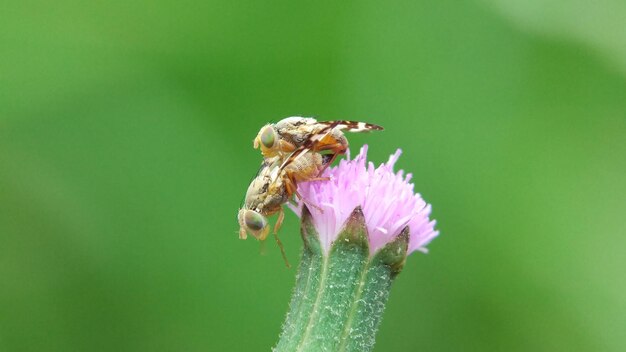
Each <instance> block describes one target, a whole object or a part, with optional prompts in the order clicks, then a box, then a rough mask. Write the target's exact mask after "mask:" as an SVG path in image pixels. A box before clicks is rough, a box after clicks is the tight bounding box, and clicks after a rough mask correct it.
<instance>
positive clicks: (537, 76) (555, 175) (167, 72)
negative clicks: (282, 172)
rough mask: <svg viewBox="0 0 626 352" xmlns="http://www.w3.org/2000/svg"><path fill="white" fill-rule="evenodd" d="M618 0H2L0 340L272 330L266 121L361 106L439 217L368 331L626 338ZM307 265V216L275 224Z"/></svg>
mask: <svg viewBox="0 0 626 352" xmlns="http://www.w3.org/2000/svg"><path fill="white" fill-rule="evenodd" d="M625 18H626V3H625V2H623V1H621V0H597V1H594V2H590V1H571V0H526V1H521V0H518V1H515V0H485V1H457V0H455V1H452V0H437V1H391V2H380V1H362V2H361V1H358V2H357V1H347V2H341V3H339V2H331V1H323V2H293V1H277V2H272V3H262V2H252V1H251V2H240V1H177V2H174V1H172V2H165V1H133V2H126V1H106V2H104V1H92V2H85V1H68V0H62V1H53V2H52V1H3V2H2V3H0V350H1V351H263V350H269V348H270V347H271V346H272V345H273V344H274V343H275V342H276V341H277V336H278V333H279V331H280V325H281V322H282V320H283V317H284V314H285V312H286V310H287V302H288V299H289V296H290V293H291V289H292V286H293V283H294V275H295V270H294V269H286V268H285V267H284V265H283V263H282V259H281V257H280V255H279V252H278V250H277V248H276V246H274V245H273V243H271V242H270V243H268V246H267V254H266V255H260V253H259V244H258V243H256V242H255V241H250V240H248V241H240V240H238V238H237V229H238V227H237V223H236V213H237V209H238V207H239V204H240V201H241V199H242V197H243V195H244V192H245V190H246V188H247V186H248V183H249V181H250V179H251V177H252V176H253V175H254V173H255V172H256V169H257V168H258V165H259V163H260V155H259V153H258V151H255V150H253V149H252V139H253V137H254V136H255V135H256V133H257V131H258V130H259V128H260V127H261V126H262V125H263V124H265V123H267V122H269V121H277V120H279V119H281V118H283V117H286V116H291V115H305V116H316V117H318V118H319V119H324V120H330V119H356V120H363V121H369V122H374V123H378V124H381V125H383V126H385V127H386V130H385V131H384V132H382V133H375V134H369V135H352V136H350V140H351V144H352V146H353V148H358V147H360V146H361V145H362V144H363V143H368V144H369V145H370V157H371V159H372V160H374V161H376V162H382V161H385V160H386V158H387V156H388V155H389V154H390V153H392V152H393V151H394V150H395V149H396V148H398V147H400V148H402V149H403V151H404V154H403V156H402V158H401V159H400V162H399V165H400V167H401V168H403V169H405V170H407V171H410V172H413V173H414V175H415V177H414V181H415V185H416V189H417V190H419V191H420V192H421V193H422V195H423V196H424V198H425V199H426V200H427V201H429V202H430V203H432V204H433V209H434V213H433V215H434V217H435V218H436V219H437V220H438V222H439V225H438V228H439V230H440V231H441V236H440V237H439V238H438V239H437V240H435V241H434V242H433V243H432V244H431V246H430V253H429V254H428V255H423V254H414V255H412V257H411V258H410V260H409V261H408V265H407V267H406V268H405V270H404V272H403V273H402V274H401V275H400V277H399V278H398V280H397V282H396V284H395V287H394V288H393V290H392V295H391V299H390V301H389V304H388V307H387V312H386V314H385V318H384V320H383V323H382V326H381V330H380V332H379V335H378V341H377V348H376V349H377V350H378V351H625V350H626V335H625V334H624V331H625V329H626V297H625V295H626V294H625V291H626V275H625V274H624V270H626V219H625V218H626V216H625V212H626V26H625V24H624V23H625V22H624V19H625ZM282 237H283V241H284V242H285V245H286V249H287V252H288V256H289V258H290V260H291V261H292V262H297V260H298V256H299V251H300V246H301V242H300V238H299V234H298V221H297V219H296V217H295V216H294V215H293V214H291V213H289V214H288V216H287V219H286V224H285V226H284V229H283V231H282Z"/></svg>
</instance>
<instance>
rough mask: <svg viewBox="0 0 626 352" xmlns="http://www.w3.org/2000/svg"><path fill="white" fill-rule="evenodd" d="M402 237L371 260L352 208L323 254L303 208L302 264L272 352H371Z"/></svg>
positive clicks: (357, 211) (397, 269)
mask: <svg viewBox="0 0 626 352" xmlns="http://www.w3.org/2000/svg"><path fill="white" fill-rule="evenodd" d="M405 232H406V233H405ZM405 232H403V233H402V234H401V235H399V236H398V237H397V239H396V240H395V241H394V242H392V243H390V244H388V245H387V246H386V247H385V248H383V249H382V250H380V251H379V252H377V253H376V255H374V256H373V257H372V256H370V253H369V241H368V238H367V230H366V228H365V222H364V218H363V214H362V212H361V210H360V208H357V209H355V211H354V212H353V213H352V215H351V216H350V218H349V219H348V221H347V222H346V225H345V227H344V229H343V231H342V232H341V233H340V235H339V237H338V238H337V240H336V241H335V242H334V243H333V245H332V246H331V249H330V251H329V253H328V254H325V253H324V252H323V250H322V248H321V245H320V242H319V236H318V234H317V231H316V230H315V228H314V226H313V223H312V220H311V217H310V213H309V212H308V210H306V208H305V209H304V210H303V215H302V238H303V240H304V248H303V253H302V261H301V262H300V266H299V268H298V274H297V277H296V287H295V290H294V293H293V296H292V298H291V302H290V304H289V312H288V313H287V318H286V320H285V323H284V324H283V331H282V333H281V336H280V340H279V342H278V344H277V346H276V347H275V348H274V351H276V352H282V351H289V352H293V351H299V352H308V351H346V352H350V351H371V350H372V348H373V346H374V342H375V335H376V330H377V329H378V325H379V324H380V321H381V318H382V314H383V312H384V308H385V303H386V302H387V298H388V297H389V290H390V289H391V283H392V282H393V279H394V277H395V276H396V275H397V274H398V273H399V272H400V270H401V268H402V265H403V263H404V258H405V257H406V249H407V242H408V231H405Z"/></svg>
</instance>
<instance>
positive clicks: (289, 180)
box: [284, 171, 324, 213]
mask: <svg viewBox="0 0 626 352" xmlns="http://www.w3.org/2000/svg"><path fill="white" fill-rule="evenodd" d="M285 174H286V177H285V180H284V183H285V189H286V190H287V194H289V195H292V194H295V195H296V197H298V199H300V200H301V201H302V203H304V204H306V205H307V206H308V207H312V208H315V209H317V210H319V211H320V213H323V212H324V209H322V208H320V207H318V206H317V205H315V204H311V203H309V201H307V200H306V199H304V198H303V197H302V195H301V194H300V193H299V192H298V189H297V186H296V180H295V179H294V177H293V175H292V174H291V172H288V171H285Z"/></svg>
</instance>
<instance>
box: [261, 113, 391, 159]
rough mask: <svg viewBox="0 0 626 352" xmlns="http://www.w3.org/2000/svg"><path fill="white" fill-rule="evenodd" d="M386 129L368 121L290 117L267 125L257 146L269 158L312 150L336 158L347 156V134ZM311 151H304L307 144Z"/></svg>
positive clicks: (293, 155) (263, 128) (296, 154)
mask: <svg viewBox="0 0 626 352" xmlns="http://www.w3.org/2000/svg"><path fill="white" fill-rule="evenodd" d="M382 129H383V128H382V127H381V126H378V125H374V124H371V123H367V122H358V121H346V120H337V121H317V120H316V119H314V118H312V117H300V116H293V117H287V118H284V119H282V120H280V121H278V122H277V123H275V124H267V125H265V126H263V127H262V128H261V130H260V131H259V133H258V135H257V136H256V138H254V141H253V146H254V148H255V149H259V148H260V149H261V154H263V157H265V158H271V157H275V156H281V157H283V158H285V157H287V156H288V155H290V154H291V153H294V154H291V157H292V158H295V157H297V156H298V155H299V154H301V153H304V152H307V151H308V150H312V151H314V152H322V151H329V152H330V154H331V155H332V160H331V161H330V162H329V164H331V163H332V162H333V161H334V159H335V158H336V157H337V156H338V155H340V154H345V152H346V150H347V149H348V140H347V139H346V137H345V136H344V133H343V131H348V132H368V131H380V130H382ZM307 144H308V145H309V147H308V148H303V147H305V146H306V145H307Z"/></svg>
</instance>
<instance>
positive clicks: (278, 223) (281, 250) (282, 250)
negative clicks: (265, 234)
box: [274, 207, 291, 268]
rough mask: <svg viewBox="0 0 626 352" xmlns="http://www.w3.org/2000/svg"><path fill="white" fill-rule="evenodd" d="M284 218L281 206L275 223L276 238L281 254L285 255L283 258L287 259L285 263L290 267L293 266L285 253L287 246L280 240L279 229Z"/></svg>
mask: <svg viewBox="0 0 626 352" xmlns="http://www.w3.org/2000/svg"><path fill="white" fill-rule="evenodd" d="M284 219H285V212H284V211H283V208H282V207H281V208H280V213H278V220H276V225H274V239H275V240H276V244H277V245H278V248H280V254H281V255H282V256H283V260H284V261H285V265H286V266H287V267H288V268H291V265H290V264H289V261H288V260H287V254H286V253H285V247H283V243H282V242H281V241H280V238H278V229H279V228H280V226H281V225H282V223H283V220H284Z"/></svg>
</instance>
